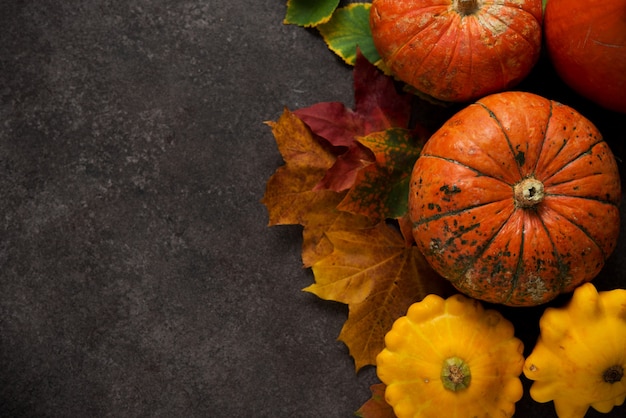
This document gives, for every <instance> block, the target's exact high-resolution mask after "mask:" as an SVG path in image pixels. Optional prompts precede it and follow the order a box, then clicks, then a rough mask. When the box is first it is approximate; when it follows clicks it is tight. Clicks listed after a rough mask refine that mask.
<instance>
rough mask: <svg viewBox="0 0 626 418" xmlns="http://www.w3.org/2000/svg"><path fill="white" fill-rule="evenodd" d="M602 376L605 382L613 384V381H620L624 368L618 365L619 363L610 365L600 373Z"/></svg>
mask: <svg viewBox="0 0 626 418" xmlns="http://www.w3.org/2000/svg"><path fill="white" fill-rule="evenodd" d="M602 377H603V378H604V381H605V382H606V383H611V384H613V383H617V382H621V380H622V377H624V368H623V367H622V366H620V365H619V364H617V365H615V366H611V367H609V368H608V369H606V370H605V371H604V373H603V374H602Z"/></svg>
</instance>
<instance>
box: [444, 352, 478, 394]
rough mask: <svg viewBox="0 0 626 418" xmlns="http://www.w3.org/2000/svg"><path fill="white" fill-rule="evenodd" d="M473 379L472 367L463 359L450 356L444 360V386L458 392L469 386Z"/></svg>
mask: <svg viewBox="0 0 626 418" xmlns="http://www.w3.org/2000/svg"><path fill="white" fill-rule="evenodd" d="M471 380H472V374H471V372H470V368H469V366H468V365H467V363H466V362H465V361H463V359H461V358H459V357H450V358H449V359H447V360H446V361H444V362H443V367H442V368H441V382H442V383H443V387H444V388H446V389H448V390H451V391H452V392H457V391H459V390H463V389H465V388H467V387H468V386H469V384H470V381H471Z"/></svg>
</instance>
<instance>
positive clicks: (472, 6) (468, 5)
mask: <svg viewBox="0 0 626 418" xmlns="http://www.w3.org/2000/svg"><path fill="white" fill-rule="evenodd" d="M478 2H479V0H456V1H455V4H454V8H455V9H456V11H457V12H458V13H459V14H460V15H461V16H469V15H471V14H473V13H475V12H476V11H477V10H478V9H479V8H480V6H479V4H478Z"/></svg>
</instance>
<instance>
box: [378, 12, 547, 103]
mask: <svg viewBox="0 0 626 418" xmlns="http://www.w3.org/2000/svg"><path fill="white" fill-rule="evenodd" d="M541 17H542V9H541V0H501V1H496V0H404V1H398V0H374V1H373V2H372V6H371V8H370V27H371V31H372V37H373V40H374V45H375V46H376V49H377V50H378V52H379V54H380V55H381V58H382V59H383V62H384V63H385V65H386V66H387V67H388V68H389V69H390V70H391V72H392V73H393V74H394V75H395V76H397V77H398V78H399V79H401V80H402V81H404V82H405V83H407V84H409V85H411V86H413V87H414V88H415V89H417V90H419V91H421V92H423V93H426V94H427V95H430V96H432V97H435V98H437V99H439V100H443V101H455V102H461V101H469V100H473V99H476V98H479V97H482V96H485V95H486V94H489V93H494V92H497V91H502V90H506V89H509V88H510V87H512V86H514V85H515V84H517V83H518V82H519V81H521V80H522V79H523V78H524V77H525V76H526V75H527V74H528V73H529V72H530V70H531V69H532V67H533V66H534V65H535V63H536V62H537V60H538V58H539V51H540V47H541Z"/></svg>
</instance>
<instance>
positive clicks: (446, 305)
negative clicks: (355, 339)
mask: <svg viewBox="0 0 626 418" xmlns="http://www.w3.org/2000/svg"><path fill="white" fill-rule="evenodd" d="M523 348H524V346H523V343H522V342H521V341H520V340H519V339H517V338H515V336H514V330H513V325H512V324H511V323H510V322H509V321H507V320H506V319H505V318H504V317H503V316H502V315H501V314H500V313H499V312H497V311H494V310H485V309H484V308H483V306H482V305H481V304H480V303H479V302H478V301H476V300H474V299H470V298H467V297H465V296H462V295H460V294H457V295H454V296H451V297H450V298H448V299H443V298H441V297H439V296H436V295H428V296H426V297H425V298H424V299H423V300H422V301H421V302H417V303H415V304H413V305H411V307H410V308H409V310H408V312H407V315H406V316H404V317H401V318H399V319H398V320H396V322H395V323H394V324H393V327H392V329H391V330H390V331H389V332H388V333H387V335H386V336H385V348H384V349H383V351H382V352H381V353H380V354H379V355H378V357H377V358H376V366H377V374H378V377H379V378H380V379H381V380H382V381H383V383H385V384H386V385H387V387H386V389H385V399H386V401H387V403H389V405H391V406H392V407H393V410H394V412H395V414H396V416H397V417H398V418H405V417H412V418H414V417H436V418H440V417H442V416H445V417H446V418H461V417H511V416H512V415H513V413H514V411H515V402H517V401H518V400H520V399H521V397H522V392H523V389H522V383H521V381H520V379H519V376H520V375H521V374H522V366H523V364H524V357H523V354H522V352H523Z"/></svg>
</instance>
